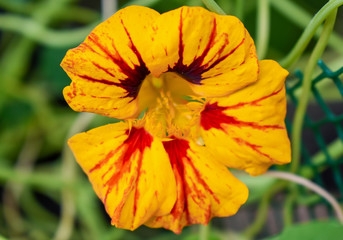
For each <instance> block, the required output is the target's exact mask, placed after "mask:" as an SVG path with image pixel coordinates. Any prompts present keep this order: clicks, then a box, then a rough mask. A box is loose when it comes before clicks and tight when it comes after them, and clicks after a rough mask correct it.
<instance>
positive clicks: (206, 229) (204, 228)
mask: <svg viewBox="0 0 343 240" xmlns="http://www.w3.org/2000/svg"><path fill="white" fill-rule="evenodd" d="M199 228H200V229H199V240H208V239H209V233H210V223H208V224H207V225H200V226H199Z"/></svg>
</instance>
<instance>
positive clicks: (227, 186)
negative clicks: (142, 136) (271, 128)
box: [146, 138, 248, 233]
mask: <svg viewBox="0 0 343 240" xmlns="http://www.w3.org/2000/svg"><path fill="white" fill-rule="evenodd" d="M163 146H164V148H165V150H166V152H167V153H168V156H169V159H170V162H171V165H172V168H173V171H174V175H175V179H176V184H177V201H176V203H175V205H174V207H173V209H172V211H171V212H170V214H168V215H165V216H159V217H155V218H152V219H151V220H150V221H149V222H148V223H147V224H146V225H148V226H149V227H164V228H167V229H170V230H172V231H174V232H175V233H180V232H181V230H182V228H183V227H184V226H187V225H191V224H207V223H208V222H209V220H210V219H211V218H212V217H215V216H218V217H224V216H231V215H233V214H235V213H236V212H237V210H238V209H239V207H240V206H241V205H242V204H243V203H244V202H245V201H246V200H247V197H248V189H247V187H246V186H245V185H244V184H243V183H242V182H240V181H239V180H238V179H237V178H235V177H234V176H233V175H232V174H231V173H230V172H229V170H228V169H227V168H226V167H225V166H224V165H223V164H222V163H219V162H217V161H215V160H213V156H211V154H209V153H208V152H207V150H206V148H204V147H202V146H198V145H197V144H195V143H192V142H189V141H187V140H185V139H178V138H174V139H172V140H170V141H165V142H163ZM218 179H220V181H218Z"/></svg>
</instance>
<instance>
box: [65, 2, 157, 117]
mask: <svg viewBox="0 0 343 240" xmlns="http://www.w3.org/2000/svg"><path fill="white" fill-rule="evenodd" d="M158 16H159V13H157V12H156V11H154V10H152V9H149V8H145V7H139V6H132V7H127V8H125V9H122V10H120V11H118V12H117V13H116V14H114V15H113V16H112V17H110V18H109V19H107V20H106V21H105V22H103V23H101V24H100V25H98V26H97V27H96V28H95V29H94V30H93V31H92V32H91V34H90V35H89V36H88V37H87V38H86V40H85V41H84V42H83V43H82V44H81V45H80V46H78V47H77V48H74V49H71V50H69V51H68V52H67V54H66V56H65V58H64V59H63V61H62V63H61V66H62V68H63V69H64V70H65V71H66V72H67V74H68V75H69V77H70V78H71V79H72V84H71V85H70V86H68V87H66V88H65V89H64V91H63V93H64V97H65V99H66V101H67V102H68V104H69V105H70V107H71V108H72V109H74V110H75V111H87V112H93V113H98V114H102V115H105V116H109V117H114V118H119V119H126V118H130V117H133V116H136V115H137V114H138V104H137V100H136V98H137V95H138V92H139V89H140V86H141V84H142V81H143V80H144V79H145V77H146V76H147V75H148V74H149V70H148V68H147V66H146V64H145V59H144V58H145V57H144V52H145V51H146V46H145V43H146V42H147V39H148V35H146V34H142V31H143V30H144V29H146V28H148V26H151V25H152V22H153V20H154V19H155V18H156V17H158Z"/></svg>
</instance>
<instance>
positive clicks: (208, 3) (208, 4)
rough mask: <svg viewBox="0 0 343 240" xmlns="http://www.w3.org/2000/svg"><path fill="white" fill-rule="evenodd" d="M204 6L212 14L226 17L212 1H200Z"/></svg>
mask: <svg viewBox="0 0 343 240" xmlns="http://www.w3.org/2000/svg"><path fill="white" fill-rule="evenodd" d="M202 2H203V3H204V4H205V6H206V7H207V8H208V9H209V10H211V11H212V12H215V13H218V14H219V15H226V13H225V12H224V10H223V9H222V8H221V7H219V5H218V4H217V3H216V2H215V1H214V0H202Z"/></svg>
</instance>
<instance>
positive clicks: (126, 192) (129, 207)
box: [68, 123, 176, 230]
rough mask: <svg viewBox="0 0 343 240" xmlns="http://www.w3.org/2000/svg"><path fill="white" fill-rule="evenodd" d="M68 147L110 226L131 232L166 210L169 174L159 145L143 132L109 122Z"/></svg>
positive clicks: (171, 192) (171, 195)
mask: <svg viewBox="0 0 343 240" xmlns="http://www.w3.org/2000/svg"><path fill="white" fill-rule="evenodd" d="M68 143H69V146H70V147H71V149H72V151H73V153H74V155H75V157H76V159H77V162H78V163H79V164H80V166H81V167H82V169H83V171H84V172H85V173H86V174H87V175H88V178H89V180H90V181H91V183H92V185H93V188H94V190H95V192H96V194H97V195H98V197H99V198H100V199H101V201H102V202H103V203H104V205H105V208H106V211H107V213H108V214H109V216H110V217H111V218H112V224H113V225H115V226H116V227H119V228H125V229H130V230H134V229H136V228H137V227H139V226H140V225H142V224H144V223H145V222H146V221H147V220H149V219H150V218H152V217H155V216H163V215H166V214H168V213H169V212H170V211H171V209H172V207H173V206H174V204H175V201H176V183H175V178H174V174H173V171H172V168H171V165H170V162H169V159H168V156H167V154H166V152H165V150H164V147H163V145H162V142H161V141H159V140H156V139H155V138H154V137H152V136H151V135H150V134H149V133H148V132H146V131H145V130H144V128H136V127H132V128H131V129H129V127H128V124H126V123H116V124H110V125H106V126H103V127H99V128H96V129H93V130H90V131H89V132H85V133H80V134H77V135H75V136H74V137H72V138H71V139H70V140H69V142H68Z"/></svg>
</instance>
